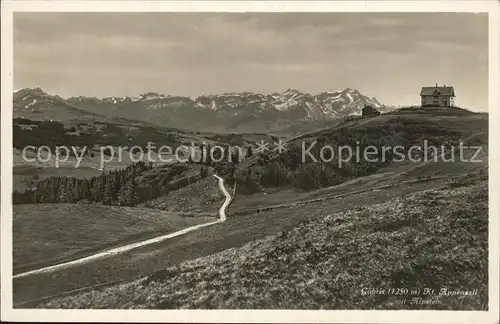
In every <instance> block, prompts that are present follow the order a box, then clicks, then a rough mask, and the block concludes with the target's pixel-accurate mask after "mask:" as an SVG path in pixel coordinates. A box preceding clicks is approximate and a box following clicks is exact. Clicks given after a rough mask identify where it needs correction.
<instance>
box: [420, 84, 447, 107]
mask: <svg viewBox="0 0 500 324" xmlns="http://www.w3.org/2000/svg"><path fill="white" fill-rule="evenodd" d="M420 98H421V102H422V107H424V106H434V107H436V106H437V107H450V106H453V105H454V104H455V89H454V88H453V87H449V86H446V84H445V85H444V86H438V84H437V83H436V86H435V87H422V90H421V91H420Z"/></svg>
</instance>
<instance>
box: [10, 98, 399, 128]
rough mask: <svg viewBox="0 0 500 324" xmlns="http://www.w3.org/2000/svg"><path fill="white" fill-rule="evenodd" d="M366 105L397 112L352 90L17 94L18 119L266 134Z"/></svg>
mask: <svg viewBox="0 0 500 324" xmlns="http://www.w3.org/2000/svg"><path fill="white" fill-rule="evenodd" d="M365 105H371V106H373V107H375V108H377V109H378V110H380V111H381V112H385V111H389V110H392V109H393V108H392V107H388V106H385V105H383V104H381V103H380V102H379V101H378V100H377V99H376V98H373V97H372V98H370V97H368V96H365V95H363V94H361V93H360V92H359V91H358V90H356V89H351V88H347V89H344V90H342V91H336V92H323V93H320V94H317V95H311V94H308V93H302V92H300V91H298V90H294V89H288V90H286V91H285V92H283V93H272V94H259V93H253V92H242V93H224V94H219V95H203V96H199V97H198V98H196V99H194V100H193V99H191V98H188V97H181V96H170V95H163V94H158V93H153V92H150V93H145V94H142V95H140V96H138V97H121V98H120V97H107V98H95V97H82V96H80V97H71V98H67V99H63V98H61V97H59V96H57V95H49V94H47V93H45V92H44V91H43V90H42V89H40V88H36V89H22V90H19V91H17V92H15V93H14V117H24V118H28V119H37V120H39V119H53V120H58V121H61V120H64V119H67V118H72V119H78V118H81V117H86V118H88V117H89V116H99V115H102V116H107V117H118V118H124V119H131V120H140V121H144V122H148V123H151V124H156V125H159V126H164V127H175V128H184V129H190V130H203V131H224V132H268V131H272V130H278V129H283V128H287V127H288V128H289V127H291V126H293V125H295V124H297V123H314V122H325V121H328V120H333V119H337V118H341V117H345V116H349V115H361V110H362V108H363V107H364V106H365Z"/></svg>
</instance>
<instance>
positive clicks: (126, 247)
mask: <svg viewBox="0 0 500 324" xmlns="http://www.w3.org/2000/svg"><path fill="white" fill-rule="evenodd" d="M214 177H216V178H217V179H218V185H219V190H220V191H221V192H222V193H223V194H224V196H225V197H226V199H225V201H224V203H223V204H222V206H221V207H220V209H219V219H217V220H215V221H212V222H208V223H203V224H198V225H194V226H190V227H187V228H184V229H182V230H180V231H177V232H173V233H170V234H166V235H162V236H158V237H153V238H151V239H148V240H145V241H140V242H136V243H132V244H127V245H124V246H120V247H117V248H114V249H110V250H106V251H103V252H99V253H96V254H93V255H90V256H87V257H84V258H80V259H76V260H73V261H69V262H64V263H60V264H56V265H53V266H49V267H44V268H40V269H36V270H31V271H28V272H24V273H20V274H17V275H15V276H13V279H16V278H22V277H27V276H31V275H34V274H40V273H47V272H51V271H56V270H59V269H63V268H68V267H71V266H74V265H78V264H83V263H87V262H90V261H93V260H97V259H101V258H104V257H107V256H112V255H116V254H120V253H124V252H127V251H130V250H132V249H136V248H139V247H143V246H146V245H150V244H154V243H159V242H162V241H164V240H167V239H169V238H172V237H176V236H180V235H183V234H186V233H189V232H192V231H195V230H197V229H200V228H202V227H206V226H210V225H214V224H218V223H222V222H225V221H226V219H227V208H228V206H229V204H230V203H231V201H232V200H233V198H234V197H231V195H230V194H229V192H228V191H227V190H226V188H225V187H224V179H222V178H221V177H219V176H218V175H216V174H214Z"/></svg>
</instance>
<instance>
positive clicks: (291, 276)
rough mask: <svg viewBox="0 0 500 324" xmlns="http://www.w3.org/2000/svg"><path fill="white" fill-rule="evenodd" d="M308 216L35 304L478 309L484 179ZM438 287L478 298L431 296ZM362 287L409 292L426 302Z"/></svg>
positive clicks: (483, 263)
mask: <svg viewBox="0 0 500 324" xmlns="http://www.w3.org/2000/svg"><path fill="white" fill-rule="evenodd" d="M314 214H316V215H318V217H315V218H310V219H308V220H306V221H303V222H302V223H300V224H298V225H297V226H294V227H293V228H290V229H287V230H283V231H281V232H280V233H278V234H277V235H275V236H269V237H266V238H264V239H261V240H257V241H254V242H251V243H248V244H246V245H244V246H243V247H241V248H234V249H228V250H226V251H223V252H221V253H218V254H215V255H212V256H207V257H204V258H199V259H196V260H192V261H187V262H184V263H182V264H180V265H178V266H173V267H169V268H167V269H165V270H163V271H159V272H156V273H155V274H152V275H150V276H148V277H146V278H144V279H141V280H138V281H135V282H132V283H129V284H123V285H119V286H116V287H111V288H105V289H103V290H101V291H93V292H89V293H83V294H79V295H75V296H71V297H66V298H60V299H54V300H52V301H49V302H46V303H44V304H42V305H38V307H43V308H205V309H207V308H208V309H210V308H239V309H242V308H243V309H245V308H277V309H278V308H281V309H282V308H285V309H289V308H297V309H374V308H375V309H455V310H458V309H461V310H472V309H474V310H481V309H487V305H488V291H487V284H488V281H487V278H488V272H487V269H488V245H487V242H488V185H487V180H486V174H484V173H483V174H478V175H475V176H473V177H472V176H468V177H464V178H461V179H458V180H455V181H453V182H450V183H448V185H447V186H445V187H442V188H438V189H431V190H424V191H421V192H418V193H413V194H408V195H401V196H399V197H397V198H394V199H390V200H388V201H386V202H384V203H381V204H374V205H365V206H359V207H358V208H353V209H350V210H344V211H342V212H331V210H330V209H329V208H328V206H327V205H318V206H316V208H315V209H314ZM319 215H322V216H321V217H319ZM443 287H447V288H448V289H449V290H469V291H472V290H473V289H477V290H478V295H477V296H475V295H472V296H439V295H438V294H439V292H440V290H441V288H443ZM363 288H381V289H388V288H407V289H408V290H416V289H418V290H419V291H420V294H419V296H418V297H420V298H422V300H424V302H429V301H432V302H433V303H434V304H415V300H414V299H413V298H415V296H406V299H407V302H406V303H404V304H402V303H401V302H400V301H401V300H403V298H402V297H405V296H396V295H390V294H387V293H385V294H374V295H363V294H362V289H363ZM425 288H429V289H433V290H434V293H431V294H429V295H424V289H425Z"/></svg>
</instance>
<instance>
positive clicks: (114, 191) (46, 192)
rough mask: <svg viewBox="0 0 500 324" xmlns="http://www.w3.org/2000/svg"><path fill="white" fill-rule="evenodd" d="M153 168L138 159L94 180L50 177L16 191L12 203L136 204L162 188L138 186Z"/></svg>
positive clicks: (158, 193) (159, 191) (157, 193)
mask: <svg viewBox="0 0 500 324" xmlns="http://www.w3.org/2000/svg"><path fill="white" fill-rule="evenodd" d="M151 168H152V165H151V164H150V163H148V164H147V163H144V162H138V163H135V164H132V165H129V166H128V167H127V168H125V169H122V170H114V171H110V172H107V173H103V174H101V175H99V176H96V177H93V178H91V179H78V178H75V177H50V178H45V179H41V180H39V181H37V182H36V184H34V187H33V188H29V189H28V190H26V191H24V192H18V191H14V194H13V203H14V204H23V203H77V202H82V201H85V202H99V203H103V204H106V205H121V206H134V205H136V204H137V203H139V202H142V201H145V200H149V199H154V198H156V197H158V195H160V194H161V190H160V188H159V187H158V186H157V185H155V184H151V186H147V187H138V186H137V184H136V177H137V176H138V175H140V174H142V173H143V172H145V171H146V170H149V169H151Z"/></svg>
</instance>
